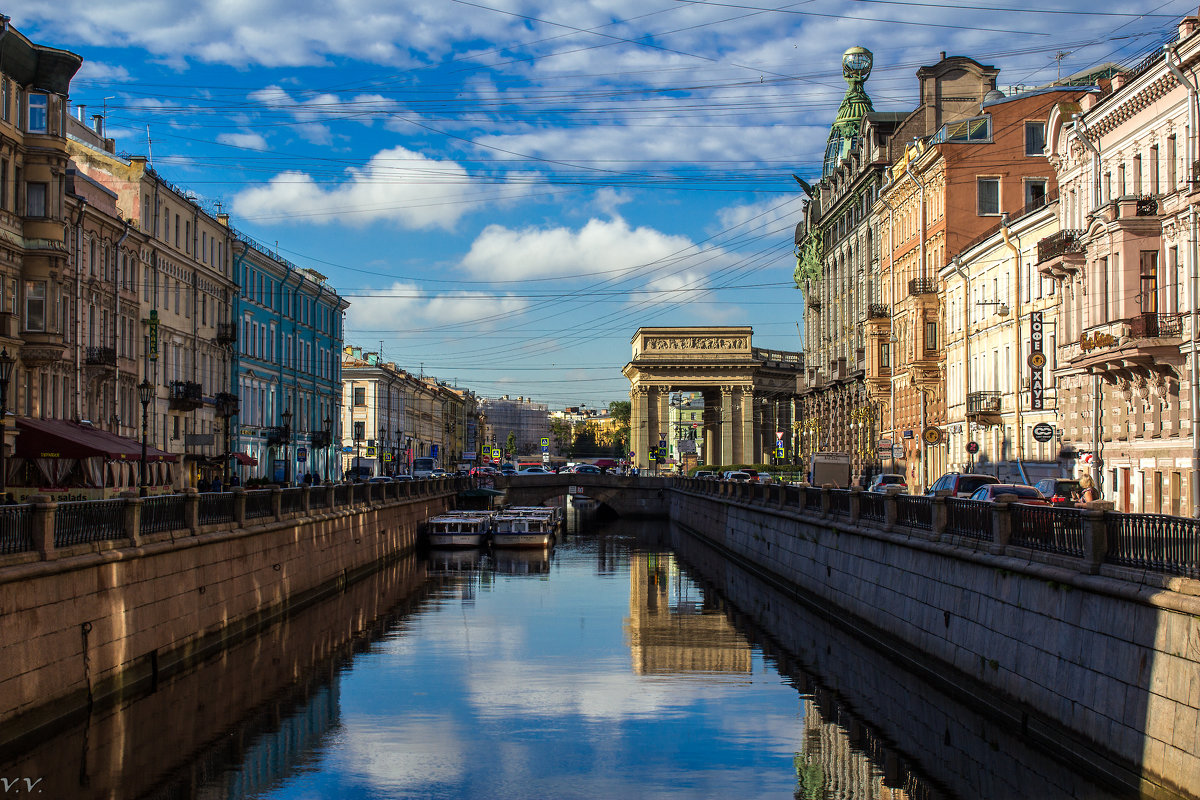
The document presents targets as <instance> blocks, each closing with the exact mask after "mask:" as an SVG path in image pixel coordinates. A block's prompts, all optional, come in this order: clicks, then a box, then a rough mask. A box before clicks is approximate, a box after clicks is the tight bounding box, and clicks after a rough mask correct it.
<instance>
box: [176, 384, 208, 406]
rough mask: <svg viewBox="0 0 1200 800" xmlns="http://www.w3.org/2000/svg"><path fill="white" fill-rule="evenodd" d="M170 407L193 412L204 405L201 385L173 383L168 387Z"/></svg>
mask: <svg viewBox="0 0 1200 800" xmlns="http://www.w3.org/2000/svg"><path fill="white" fill-rule="evenodd" d="M167 401H168V405H169V406H170V407H171V408H173V409H176V410H183V411H187V410H191V409H194V408H199V407H200V406H201V405H203V404H204V395H203V392H202V390H201V388H200V384H198V383H193V382H192V381H171V382H170V383H169V384H168V385H167Z"/></svg>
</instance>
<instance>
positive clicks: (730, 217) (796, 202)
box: [717, 186, 804, 233]
mask: <svg viewBox="0 0 1200 800" xmlns="http://www.w3.org/2000/svg"><path fill="white" fill-rule="evenodd" d="M803 208H804V205H803V199H802V193H801V191H800V187H799V186H797V187H796V195H795V196H794V197H788V196H787V195H775V196H772V197H768V198H767V199H766V200H760V201H759V202H757V203H749V204H744V205H735V206H726V207H725V208H722V209H720V210H719V211H717V222H718V224H719V226H720V229H721V230H730V229H731V228H741V227H742V226H745V230H743V231H734V233H746V232H751V231H762V230H764V229H767V230H776V229H778V228H779V227H780V226H781V225H783V224H785V223H786V224H788V225H795V223H797V222H799V221H800V212H801V210H802V209H803Z"/></svg>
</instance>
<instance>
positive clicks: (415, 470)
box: [412, 458, 438, 478]
mask: <svg viewBox="0 0 1200 800" xmlns="http://www.w3.org/2000/svg"><path fill="white" fill-rule="evenodd" d="M437 468H438V463H437V459H436V458H414V459H413V463H412V476H413V477H414V478H428V477H429V476H430V475H431V474H433V471H434V470H435V469H437Z"/></svg>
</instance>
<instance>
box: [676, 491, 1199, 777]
mask: <svg viewBox="0 0 1200 800" xmlns="http://www.w3.org/2000/svg"><path fill="white" fill-rule="evenodd" d="M833 495H834V493H832V492H831V491H830V490H829V489H811V488H810V489H801V490H800V491H799V492H797V490H796V489H795V488H794V487H782V486H766V487H764V486H739V485H736V484H735V485H728V484H724V483H721V482H715V481H694V480H684V481H681V483H680V484H679V485H678V486H677V487H676V488H675V490H674V491H672V492H671V518H672V521H673V522H675V523H678V524H680V525H681V526H683V528H684V529H685V530H686V531H687V532H688V533H689V534H690V535H694V536H697V537H700V538H703V539H704V540H705V541H706V542H707V543H709V544H711V545H713V546H715V547H717V548H718V549H719V550H720V552H722V553H724V554H725V555H726V556H727V557H729V558H731V559H735V560H737V561H738V562H739V563H741V564H742V565H743V566H745V567H747V568H749V569H751V570H752V571H754V572H755V573H756V574H758V575H760V576H761V577H763V578H764V579H766V580H768V581H771V582H772V583H774V584H775V585H777V586H779V587H782V588H784V589H785V590H787V591H789V592H794V593H796V594H797V595H799V596H801V597H803V598H806V599H807V600H808V602H810V603H811V604H812V605H813V606H814V607H816V608H820V609H823V610H824V611H825V612H826V613H831V614H833V615H835V616H837V617H838V618H840V619H842V620H843V621H844V622H845V623H848V624H850V625H851V626H853V627H854V628H856V629H857V630H858V631H859V633H860V634H862V635H864V636H866V637H867V638H869V639H870V640H871V641H872V642H873V644H875V645H877V646H879V647H882V648H883V649H884V650H885V652H889V653H890V654H891V655H892V656H893V657H894V658H896V659H897V660H899V661H902V662H904V664H905V666H906V667H908V668H910V669H913V670H915V671H917V672H918V673H919V674H922V675H923V676H924V677H927V678H928V679H930V680H931V681H933V682H935V683H936V684H937V685H939V686H942V687H943V688H944V690H945V691H947V692H948V693H949V694H951V695H952V696H956V697H959V698H961V699H963V700H966V701H968V702H969V703H971V704H982V706H983V707H985V708H988V709H989V711H990V713H992V714H994V715H995V716H996V717H997V718H998V719H1000V720H1002V721H1007V722H1008V723H1009V724H1010V727H1013V728H1014V729H1016V730H1019V731H1020V732H1021V734H1022V735H1023V736H1027V737H1032V739H1033V740H1034V741H1037V742H1040V743H1041V744H1042V745H1044V746H1046V747H1047V748H1050V749H1052V750H1057V751H1060V752H1062V753H1063V754H1064V755H1066V756H1068V757H1070V758H1072V759H1074V760H1075V761H1076V762H1079V763H1082V764H1083V765H1084V766H1087V767H1089V768H1092V769H1094V770H1096V775H1097V777H1098V778H1099V779H1101V780H1102V781H1104V780H1106V779H1107V780H1111V781H1112V782H1114V783H1121V784H1126V785H1127V784H1128V783H1129V782H1130V780H1132V781H1134V782H1140V783H1141V787H1142V789H1143V790H1144V791H1145V792H1146V793H1147V794H1148V795H1149V796H1162V797H1170V796H1184V797H1194V796H1196V794H1195V793H1196V791H1197V790H1196V787H1200V738H1198V737H1200V731H1198V713H1200V712H1198V708H1200V581H1196V580H1191V579H1188V578H1181V577H1168V576H1165V575H1162V574H1155V573H1153V572H1151V571H1148V570H1130V569H1121V568H1115V567H1112V566H1108V565H1102V566H1099V567H1097V565H1096V563H1095V560H1094V559H1093V558H1090V557H1087V556H1085V557H1084V558H1068V557H1065V556H1062V555H1059V554H1053V553H1045V552H1039V551H1037V550H1035V549H1032V548H1029V547H1022V546H1016V545H1014V544H1012V542H1011V541H1008V536H1007V534H1006V533H1003V532H1004V531H1006V530H1007V526H1008V524H1009V514H1010V511H1011V509H1010V508H1009V507H1008V506H1007V505H1006V504H997V505H996V506H994V507H992V508H991V510H989V511H988V512H987V513H988V514H989V516H993V517H995V519H994V520H993V519H987V520H985V521H983V522H982V523H981V527H987V528H990V529H991V531H994V532H996V533H997V534H1000V535H994V536H988V537H984V538H982V539H974V538H972V537H970V536H964V535H953V534H951V533H950V532H949V530H948V528H947V527H946V526H945V524H944V523H945V513H944V507H943V506H944V503H945V501H944V500H943V499H942V498H931V499H930V500H933V501H935V502H936V504H937V505H936V508H935V510H934V513H933V514H932V517H933V519H934V524H933V525H931V526H929V529H928V530H923V529H919V528H916V527H909V526H904V525H901V524H899V522H898V521H899V520H900V519H901V518H903V517H904V513H903V512H901V513H897V509H896V505H895V504H896V498H895V497H894V496H890V497H883V496H879V495H876V496H875V497H873V498H868V496H867V494H866V493H858V492H850V493H838V495H837V496H836V497H835V496H833ZM843 495H845V496H843ZM868 501H869V503H868ZM903 502H911V501H903ZM866 505H869V506H870V508H871V510H872V512H875V511H878V512H879V513H877V514H873V516H874V517H875V518H873V519H868V518H866V517H865V516H863V515H862V512H863V509H864V508H865V507H866ZM1084 513H1085V514H1086V513H1090V512H1084ZM1095 513H1096V514H1099V512H1095ZM1096 519H1099V517H1096ZM1095 538H1103V531H1102V530H1101V531H1100V532H1099V534H1097V533H1096V532H1095V531H1093V532H1092V533H1089V534H1088V547H1090V546H1091V545H1092V544H1094V542H1092V539H1095ZM1088 547H1085V548H1084V550H1087V549H1088ZM1105 773H1109V774H1105Z"/></svg>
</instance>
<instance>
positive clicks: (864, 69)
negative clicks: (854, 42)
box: [842, 47, 873, 81]
mask: <svg viewBox="0 0 1200 800" xmlns="http://www.w3.org/2000/svg"><path fill="white" fill-rule="evenodd" d="M872 59H873V57H872V55H871V51H870V50H868V49H867V48H865V47H851V48H850V49H849V50H847V51H846V52H845V53H843V54H842V75H843V76H844V77H845V78H846V80H851V79H854V80H859V81H865V80H866V79H867V76H869V75H870V74H871V62H872Z"/></svg>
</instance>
